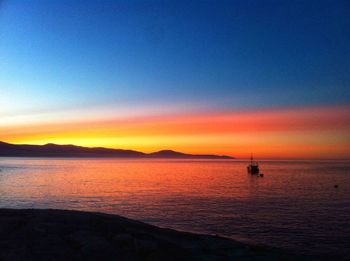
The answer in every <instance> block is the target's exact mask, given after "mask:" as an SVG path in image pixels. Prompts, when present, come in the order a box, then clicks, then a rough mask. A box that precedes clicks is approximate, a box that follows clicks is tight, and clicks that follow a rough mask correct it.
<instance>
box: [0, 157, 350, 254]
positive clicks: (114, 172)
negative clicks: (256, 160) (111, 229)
mask: <svg viewBox="0 0 350 261" xmlns="http://www.w3.org/2000/svg"><path fill="white" fill-rule="evenodd" d="M247 164H248V162H247V161H246V160H168V159H166V160H163V159H143V160H136V159H97V158H89V159H86V158H84V159H71V158H70V159H67V158H0V207H1V208H59V209H73V210H84V211H97V212H105V213H111V214H117V215H122V216H126V217H128V218H132V219H136V220H140V221H143V222H146V223H149V224H153V225H156V226H160V227H166V228H173V229H177V230H182V231H190V232H197V233H206V234H213V235H221V236H226V237H230V238H233V239H236V240H240V241H243V242H247V243H251V244H256V245H263V246H270V247H277V248H281V249H285V250H287V251H291V252H296V253H302V254H306V255H316V256H328V257H333V258H343V259H346V258H349V257H350V161H346V160H337V161H336V160H312V161H311V160H264V161H260V166H261V172H262V173H264V177H257V176H252V175H249V174H247Z"/></svg>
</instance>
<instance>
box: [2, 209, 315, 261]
mask: <svg viewBox="0 0 350 261" xmlns="http://www.w3.org/2000/svg"><path fill="white" fill-rule="evenodd" d="M310 259H311V258H310V257H306V256H299V255H294V254H291V253H287V252H284V251H281V250H277V249H273V248H267V247H262V246H253V245H248V244H244V243H240V242H237V241H234V240H231V239H228V238H223V237H219V236H213V235H204V234H194V233H186V232H179V231H176V230H172V229H164V228H159V227H156V226H152V225H148V224H145V223H143V222H139V221H135V220H132V219H127V218H124V217H121V216H117V215H110V214H103V213H96V212H82V211H70V210H58V209H0V260H310Z"/></svg>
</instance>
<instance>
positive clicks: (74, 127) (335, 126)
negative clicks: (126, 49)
mask: <svg viewBox="0 0 350 261" xmlns="http://www.w3.org/2000/svg"><path fill="white" fill-rule="evenodd" d="M36 120H37V122H35V120H33V122H34V123H32V124H30V123H24V124H18V123H13V124H9V123H8V124H6V125H4V124H3V125H0V131H1V133H3V134H2V139H3V140H5V141H7V142H11V143H16V144H24V143H27V144H45V143H57V144H76V145H81V146H90V147H95V146H103V147H109V148H122V149H134V150H139V151H143V152H153V151H157V150H161V149H164V148H166V149H173V150H178V151H182V152H186V153H195V154H203V153H204V154H205V153H215V154H226V155H231V156H234V157H247V156H248V155H249V154H250V153H251V152H254V153H255V154H257V155H259V157H265V158H270V157H277V158H347V157H348V155H349V153H350V146H349V145H350V107H348V106H333V107H305V108H287V109H279V110H277V109H274V110H268V109H265V110H259V111H252V110H241V111H221V112H201V113H187V114H183V113H177V114H168V115H167V114H163V115H148V116H144V115H143V116H133V117H124V118H115V117H113V116H111V115H106V116H104V117H101V118H100V119H94V118H92V119H84V118H81V119H79V120H76V119H75V120H74V121H72V120H69V119H68V120H66V121H64V120H63V119H62V118H61V119H55V118H51V119H47V118H45V119H43V120H40V118H39V119H38V118H36Z"/></svg>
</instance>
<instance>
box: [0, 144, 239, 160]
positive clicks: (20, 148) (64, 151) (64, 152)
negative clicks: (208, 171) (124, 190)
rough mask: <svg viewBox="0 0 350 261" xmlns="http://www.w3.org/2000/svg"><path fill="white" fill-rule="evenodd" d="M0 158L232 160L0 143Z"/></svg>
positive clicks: (184, 154)
mask: <svg viewBox="0 0 350 261" xmlns="http://www.w3.org/2000/svg"><path fill="white" fill-rule="evenodd" d="M0 157H81V158H83V157H113V158H167V159H234V157H231V156H225V155H211V154H186V153H182V152H177V151H173V150H160V151H157V152H153V153H144V152H140V151H135V150H124V149H110V148H103V147H92V148H90V147H82V146H76V145H71V144H70V145H58V144H53V143H48V144H45V145H29V144H11V143H7V142H2V141H0Z"/></svg>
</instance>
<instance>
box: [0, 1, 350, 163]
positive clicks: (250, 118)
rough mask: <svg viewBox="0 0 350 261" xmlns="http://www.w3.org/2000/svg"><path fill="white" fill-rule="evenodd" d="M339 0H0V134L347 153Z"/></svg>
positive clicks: (347, 60) (345, 50)
mask: <svg viewBox="0 0 350 261" xmlns="http://www.w3.org/2000/svg"><path fill="white" fill-rule="evenodd" d="M349 13H350V4H349V2H348V1H227V2H225V1H215V2H214V1H208V2H197V1H172V2H170V1H131V2H129V1H36V0H35V1H30V2H29V1H6V0H5V1H2V2H0V37H1V38H0V92H1V93H0V140H3V141H7V142H13V143H35V144H44V143H47V142H55V143H74V144H78V145H86V146H106V147H115V148H130V149H138V150H141V151H147V152H149V151H154V150H159V149H176V150H180V151H183V152H191V153H217V154H229V155H233V156H238V157H245V156H247V155H249V154H250V152H253V153H255V154H257V156H260V157H282V158H295V157H296V158H304V157H307V158H349V155H350V146H349V145H350V134H349V133H350V116H349V115H350V48H349V46H350V36H349V35H350V15H349Z"/></svg>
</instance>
